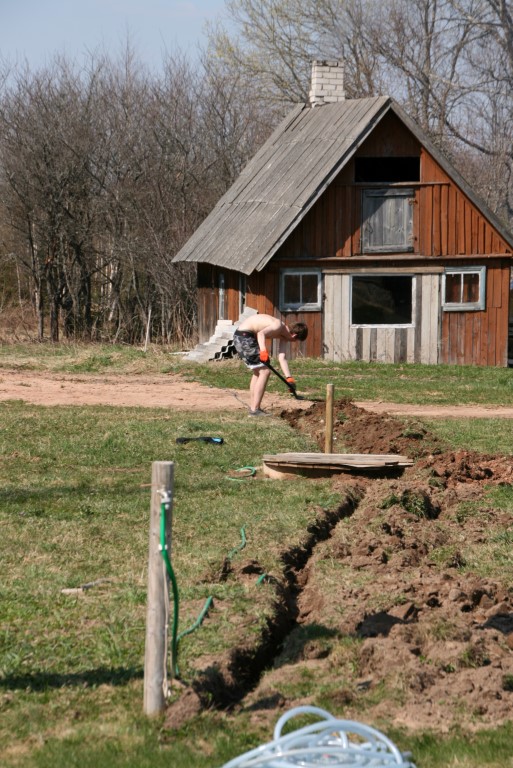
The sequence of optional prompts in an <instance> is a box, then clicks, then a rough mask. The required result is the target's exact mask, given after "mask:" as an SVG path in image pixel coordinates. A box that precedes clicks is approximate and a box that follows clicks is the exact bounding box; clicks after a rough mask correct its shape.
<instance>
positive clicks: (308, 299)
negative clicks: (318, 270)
mask: <svg viewBox="0 0 513 768" xmlns="http://www.w3.org/2000/svg"><path fill="white" fill-rule="evenodd" d="M302 278H303V280H302V282H303V285H302V288H303V296H302V302H301V303H302V304H317V301H318V298H317V297H318V294H317V286H318V283H319V279H318V275H316V274H315V275H314V274H305V275H302Z"/></svg>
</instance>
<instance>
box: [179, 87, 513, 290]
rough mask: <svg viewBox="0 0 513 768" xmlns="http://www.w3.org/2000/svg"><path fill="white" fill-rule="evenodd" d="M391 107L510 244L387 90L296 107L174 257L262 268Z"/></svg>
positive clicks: (243, 268) (496, 222)
mask: <svg viewBox="0 0 513 768" xmlns="http://www.w3.org/2000/svg"><path fill="white" fill-rule="evenodd" d="M390 110H391V111H393V112H394V113H395V114H396V115H397V116H398V117H399V119H400V120H402V121H403V122H404V123H405V125H406V126H407V127H408V129H409V130H410V131H411V132H412V133H413V134H414V135H415V136H416V138H417V139H418V141H419V142H420V143H421V144H422V145H423V146H425V147H426V149H427V150H428V151H429V152H430V153H431V154H432V155H433V157H434V158H435V160H436V161H437V162H438V163H439V164H440V165H441V166H442V167H443V168H444V170H445V171H446V173H447V174H448V175H449V176H450V177H451V178H452V179H453V180H454V181H455V183H456V184H458V186H460V188H461V189H462V191H463V192H465V194H467V195H468V197H469V198H470V199H471V200H472V201H473V202H474V203H475V204H476V206H477V207H478V208H479V209H480V210H481V211H482V212H483V213H484V215H485V216H486V217H487V218H488V219H489V220H490V222H491V223H492V225H493V226H494V227H495V228H496V229H497V231H498V232H500V234H501V235H502V237H504V238H505V240H506V241H507V242H508V243H509V244H510V245H511V246H512V247H513V237H512V235H511V233H509V232H507V231H506V230H505V228H504V227H503V226H502V224H501V223H500V221H499V220H498V219H497V217H495V216H494V214H492V213H491V211H488V210H487V209H486V206H484V205H483V203H482V202H480V201H479V200H477V198H476V196H475V194H473V192H472V190H471V188H470V187H469V185H468V184H467V183H466V182H465V181H464V179H463V178H462V177H461V176H459V174H458V173H457V172H456V171H455V169H454V168H453V167H452V166H451V165H450V164H449V163H448V161H447V160H446V159H445V158H444V157H443V155H441V153H440V152H439V151H438V150H437V149H436V147H435V146H434V145H432V143H431V142H430V140H429V138H428V137H427V136H426V135H425V134H424V133H423V131H421V130H420V129H419V128H418V127H417V126H416V125H415V124H414V123H413V121H411V120H410V119H409V118H408V117H407V115H406V114H405V113H404V111H403V110H402V109H401V108H400V107H399V106H398V105H397V104H396V103H395V102H394V101H393V100H392V99H391V98H390V97H388V96H379V97H374V98H365V99H351V100H346V101H343V102H339V103H335V104H325V105H323V106H316V107H314V108H312V107H309V106H308V105H305V104H299V105H298V106H296V107H295V108H294V109H293V110H292V111H291V112H290V113H289V114H288V115H287V117H286V118H285V119H284V120H283V121H282V122H281V123H280V125H279V126H278V127H277V128H276V130H275V131H274V133H273V134H272V135H271V136H270V138H269V139H268V140H267V141H266V142H265V144H264V145H263V146H262V147H261V149H260V150H259V151H258V152H257V154H256V155H255V156H254V157H253V159H252V160H250V162H249V163H248V164H247V166H246V167H245V168H244V170H243V171H242V173H241V174H240V176H239V177H238V179H237V180H236V181H235V182H234V184H233V185H232V186H231V187H230V189H229V190H228V191H227V192H226V193H225V194H224V195H223V197H222V198H221V199H220V200H219V202H218V203H217V205H216V206H215V207H214V208H213V210H212V211H211V213H210V214H209V215H208V216H207V218H206V219H205V220H204V221H203V223H202V224H201V225H200V226H199V227H198V229H197V230H196V231H195V232H194V234H193V235H192V237H191V238H190V239H189V240H188V241H187V242H186V243H185V245H184V246H183V248H181V250H180V251H179V252H178V253H177V254H176V256H175V257H174V259H173V261H191V262H202V263H207V264H213V265H216V266H219V267H224V268H225V269H232V270H235V271H237V272H242V273H245V274H248V275H249V274H251V272H253V271H255V270H257V271H259V270H261V269H263V268H264V267H265V265H266V264H267V263H268V261H269V260H270V259H271V258H272V257H273V256H274V254H275V253H276V251H277V250H278V248H279V247H280V245H281V244H282V243H283V242H284V240H285V239H286V238H287V237H288V236H289V235H290V233H291V232H292V231H293V230H294V229H295V227H296V226H297V225H298V224H299V222H300V221H301V220H302V218H303V217H304V216H305V214H306V213H307V212H308V210H309V209H310V208H311V207H312V205H313V204H314V203H315V202H316V201H317V200H318V199H319V197H320V196H321V195H322V193H323V192H324V191H325V190H326V188H327V187H328V185H329V184H330V183H331V181H332V180H333V179H334V178H335V176H336V175H337V174H338V173H339V172H340V171H341V169H342V168H343V167H344V165H345V164H346V163H347V162H348V161H349V159H350V158H351V157H352V156H353V155H354V153H355V152H356V150H357V149H358V148H359V147H360V146H361V144H362V143H363V142H364V141H365V140H366V139H367V137H368V136H369V134H370V133H371V132H372V131H373V130H374V128H375V127H376V125H377V124H378V123H379V122H380V121H381V119H382V118H383V116H384V115H385V114H386V113H387V112H389V111H390Z"/></svg>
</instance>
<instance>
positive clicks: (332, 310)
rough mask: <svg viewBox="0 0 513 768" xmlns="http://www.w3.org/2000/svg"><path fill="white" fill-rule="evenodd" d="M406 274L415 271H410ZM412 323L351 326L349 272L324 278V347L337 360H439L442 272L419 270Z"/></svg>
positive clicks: (327, 353)
mask: <svg viewBox="0 0 513 768" xmlns="http://www.w3.org/2000/svg"><path fill="white" fill-rule="evenodd" d="M405 274H412V272H408V273H406V272H405ZM414 277H415V297H414V302H413V317H414V322H413V325H412V326H411V327H402V328H401V327H399V328H393V327H387V326H372V327H371V326H369V327H367V326H352V325H351V317H350V306H351V299H350V291H351V276H350V274H340V273H330V274H326V275H325V278H324V293H325V303H324V350H325V355H324V356H325V357H326V358H328V359H330V360H334V361H335V362H345V361H347V360H363V361H366V362H380V363H402V362H407V363H415V362H421V363H431V364H435V363H437V362H438V344H439V342H438V340H439V318H440V290H439V285H440V275H439V274H438V273H437V274H423V273H422V274H416V275H414Z"/></svg>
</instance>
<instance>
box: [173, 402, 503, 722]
mask: <svg viewBox="0 0 513 768" xmlns="http://www.w3.org/2000/svg"><path fill="white" fill-rule="evenodd" d="M276 415H279V416H280V417H281V418H283V419H285V420H286V421H287V422H288V423H289V424H290V425H291V426H292V427H293V428H294V429H297V430H301V431H303V432H306V433H308V434H309V435H310V436H311V437H313V438H314V439H315V440H316V442H317V444H318V446H319V449H320V450H321V451H323V450H324V441H325V424H324V418H325V405H324V404H323V403H312V404H310V405H309V406H308V407H307V408H304V409H301V410H298V409H295V408H288V409H284V410H281V411H276ZM334 415H335V418H334V444H335V446H336V447H335V451H337V447H340V452H348V453H362V454H364V453H386V454H400V455H403V456H407V457H409V458H411V459H413V465H412V466H411V467H407V468H406V469H405V470H404V471H403V472H402V473H401V474H400V475H396V476H393V477H390V476H388V477H387V476H386V475H381V476H379V475H376V474H374V475H369V474H367V475H364V474H347V473H344V474H339V475H336V476H334V477H333V478H332V481H331V482H332V484H333V489H334V490H336V491H337V492H339V493H340V498H341V504H340V508H339V509H338V510H327V509H321V508H319V510H318V511H317V520H316V523H315V524H314V525H313V526H311V527H310V529H309V532H308V536H307V537H306V538H305V540H304V541H303V542H302V543H301V545H299V546H298V545H295V546H294V547H292V548H291V549H287V547H285V546H284V549H283V553H282V561H283V566H284V567H283V574H281V575H277V578H276V615H275V617H274V622H270V625H269V627H268V630H267V632H265V633H264V635H263V636H262V638H261V645H260V647H258V648H252V649H250V648H248V646H247V644H246V639H245V638H244V637H243V636H241V646H240V648H238V649H235V651H233V652H232V653H230V655H229V656H227V657H226V658H224V659H221V658H217V659H216V660H215V668H216V671H217V672H216V675H217V679H216V684H215V686H213V687H212V680H211V679H209V678H208V675H207V676H206V678H205V680H204V681H203V687H202V685H201V684H199V685H198V688H197V693H198V695H197V697H196V698H195V702H196V705H197V707H198V708H199V707H200V706H201V698H202V695H204V694H205V691H206V690H208V689H209V685H210V690H208V693H209V696H208V697H207V698H208V700H209V701H210V702H212V701H213V700H214V701H215V700H216V697H217V702H218V703H219V704H220V705H221V706H223V705H227V706H229V707H231V708H235V709H236V710H237V711H240V710H243V711H246V712H248V713H250V716H251V718H252V719H255V720H256V721H258V722H259V723H260V724H262V722H265V724H266V725H267V724H269V727H272V723H274V722H276V719H277V717H278V716H279V714H280V713H281V712H282V711H284V710H285V709H289V708H291V707H293V706H298V705H300V704H308V703H313V699H312V696H311V694H310V691H309V686H308V680H311V681H315V684H314V683H312V686H311V688H312V690H313V689H314V688H315V690H316V692H317V701H318V694H319V691H322V692H323V693H322V699H323V705H324V706H325V707H326V708H327V709H330V710H331V711H332V712H334V713H336V714H337V716H342V717H345V718H347V719H355V720H360V721H364V722H367V723H373V724H375V725H378V727H379V724H380V723H388V724H392V725H393V726H394V727H405V728H408V729H414V730H417V729H422V730H424V729H433V730H434V731H436V732H446V731H448V730H449V729H451V728H452V727H454V726H459V727H462V728H464V729H465V730H475V729H481V728H487V727H495V726H497V725H499V724H501V723H504V722H506V721H509V720H510V719H511V711H512V707H513V653H512V649H513V592H512V589H511V586H510V584H508V583H505V581H504V580H501V577H500V565H497V564H494V565H493V567H491V568H490V574H491V575H489V576H487V575H483V573H485V572H486V556H485V557H483V554H482V553H483V551H485V552H486V546H487V541H488V540H489V537H490V535H491V532H492V531H495V535H497V536H501V535H502V536H508V535H511V533H512V530H513V529H512V524H513V520H512V516H511V515H510V514H509V513H505V512H503V511H500V510H498V509H495V508H494V507H493V505H492V504H491V503H490V501H489V499H488V498H487V493H488V492H489V490H490V488H492V487H493V486H500V485H502V486H509V485H511V484H513V471H512V461H511V457H508V456H487V455H480V454H477V453H473V452H468V451H457V452H454V451H447V450H446V449H445V448H444V446H443V445H441V444H440V443H439V442H438V440H437V439H436V438H435V437H434V436H433V435H431V434H430V433H429V432H428V431H427V430H426V428H425V426H423V425H422V423H421V422H418V421H415V420H414V419H412V418H409V419H407V420H405V418H398V417H396V416H393V415H391V414H389V413H386V412H384V413H374V412H371V411H370V410H367V409H366V408H361V407H358V406H357V405H356V404H354V403H352V402H350V401H346V400H341V401H338V402H336V403H335V407H334ZM268 482H293V480H285V481H268ZM314 482H316V481H315V480H312V483H314ZM478 552H480V553H481V555H480V558H479V562H480V564H479V568H478V567H477V563H478V557H477V555H476V558H475V565H476V567H475V568H474V567H473V562H474V560H473V553H478ZM483 560H484V562H483ZM258 572H259V568H258V563H254V562H252V563H241V564H240V565H239V566H238V567H236V568H234V569H232V571H231V573H230V574H229V577H230V578H237V579H240V580H244V578H245V577H246V574H247V573H252V574H253V578H254V574H257V573H258ZM225 576H226V574H225ZM252 669H253V674H251V671H252ZM200 678H201V675H200ZM200 678H199V679H200ZM242 678H244V680H245V684H244V685H245V686H246V687H245V689H244V685H240V686H239V687H238V686H237V680H239V681H240V679H242ZM301 681H303V684H302V685H301ZM223 685H224V688H223ZM298 691H301V695H298ZM188 696H189V698H188V699H185V700H182V701H181V702H180V701H176V703H175V704H174V705H172V706H171V707H170V709H169V713H168V719H167V724H168V726H169V727H173V726H174V725H179V724H180V723H181V722H183V714H184V710H183V704H184V703H185V701H188V703H189V704H190V691H189V693H188ZM195 711H197V710H195Z"/></svg>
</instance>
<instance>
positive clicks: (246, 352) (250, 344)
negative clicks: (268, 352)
mask: <svg viewBox="0 0 513 768" xmlns="http://www.w3.org/2000/svg"><path fill="white" fill-rule="evenodd" d="M233 345H234V347H235V349H236V350H237V354H238V355H239V357H240V358H241V360H243V361H244V363H245V364H246V365H247V366H248V368H251V369H255V368H264V367H265V366H264V364H263V363H262V362H260V347H259V345H258V341H257V338H256V335H255V334H254V333H252V332H251V331H235V333H234V335H233Z"/></svg>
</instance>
